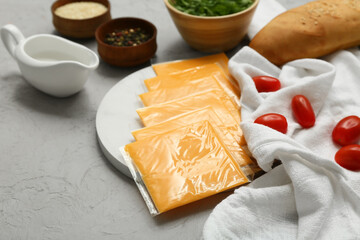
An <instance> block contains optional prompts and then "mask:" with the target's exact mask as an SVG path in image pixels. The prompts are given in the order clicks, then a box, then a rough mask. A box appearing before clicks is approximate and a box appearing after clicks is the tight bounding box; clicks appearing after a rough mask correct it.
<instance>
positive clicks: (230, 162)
mask: <svg viewBox="0 0 360 240" xmlns="http://www.w3.org/2000/svg"><path fill="white" fill-rule="evenodd" d="M124 151H125V152H126V153H127V154H128V156H130V158H131V159H132V162H133V164H134V165H135V166H136V170H137V172H138V173H139V174H133V175H135V176H134V178H136V177H137V175H140V176H141V178H142V181H143V183H144V184H145V186H146V189H147V193H148V194H149V195H150V197H151V200H152V202H153V203H154V204H155V206H156V209H157V210H158V213H162V212H165V211H168V210H170V209H173V208H176V207H179V206H182V205H185V204H188V203H191V202H194V201H196V200H199V199H202V198H205V197H208V196H211V195H214V194H216V193H219V192H222V191H226V190H228V189H231V188H234V187H236V186H240V185H242V184H245V183H247V182H248V179H247V178H246V176H245V175H244V173H243V172H242V171H241V169H240V168H239V165H238V164H237V163H236V161H235V160H234V158H233V156H232V155H231V153H230V152H229V151H228V149H227V148H226V146H225V145H224V143H223V142H222V141H221V139H220V138H219V137H218V134H217V133H216V131H215V130H214V128H213V127H212V126H211V124H210V123H209V122H208V121H202V122H198V123H195V124H192V125H189V126H186V127H182V128H178V129H175V130H172V131H169V132H166V133H164V134H159V135H157V136H154V137H150V138H146V139H144V140H140V141H136V142H133V143H130V144H128V145H126V146H125V148H124ZM130 165H131V164H130ZM136 182H137V181H136ZM142 194H144V193H143V192H142ZM143 196H144V195H143ZM144 199H147V198H146V197H144Z"/></svg>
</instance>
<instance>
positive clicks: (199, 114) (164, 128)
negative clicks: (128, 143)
mask: <svg viewBox="0 0 360 240" xmlns="http://www.w3.org/2000/svg"><path fill="white" fill-rule="evenodd" d="M205 120H206V121H209V123H210V124H211V125H212V126H213V127H214V128H215V129H217V130H218V132H219V133H221V139H222V140H223V142H224V144H225V145H226V147H227V148H228V150H229V151H230V152H231V153H232V155H233V156H234V158H235V160H236V161H237V163H238V164H239V165H240V166H241V167H244V168H242V170H243V171H244V172H245V173H246V175H247V176H249V175H252V174H253V173H254V171H252V169H251V168H252V167H255V164H254V162H253V161H252V160H251V159H250V157H249V156H248V155H247V154H246V153H245V151H244V150H243V149H242V148H241V146H240V145H239V143H237V141H236V139H235V137H234V136H233V135H232V134H231V133H230V132H229V129H227V127H226V125H225V124H224V123H223V122H222V121H221V119H220V117H219V116H218V115H217V114H216V113H215V111H214V110H213V108H212V107H205V108H202V109H198V110H195V111H192V112H189V113H185V114H181V115H179V116H177V117H174V118H171V119H170V120H167V121H164V122H162V123H159V124H156V125H153V126H150V127H145V128H141V129H138V130H135V131H133V132H132V135H133V136H134V138H135V140H136V141H139V140H143V139H146V138H149V137H154V136H157V135H159V134H163V133H166V132H168V131H171V130H174V129H177V128H180V127H185V126H187V125H189V124H193V123H196V122H198V121H205ZM230 131H231V129H230Z"/></svg>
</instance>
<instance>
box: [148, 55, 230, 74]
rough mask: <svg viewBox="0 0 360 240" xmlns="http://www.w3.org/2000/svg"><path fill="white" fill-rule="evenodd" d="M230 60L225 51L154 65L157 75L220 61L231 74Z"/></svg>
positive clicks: (226, 71) (223, 67) (227, 72)
mask: <svg viewBox="0 0 360 240" xmlns="http://www.w3.org/2000/svg"><path fill="white" fill-rule="evenodd" d="M228 62H229V58H228V57H227V56H226V54H225V53H218V54H212V55H209V56H204V57H200V58H192V59H186V60H179V61H173V62H165V63H159V64H155V65H153V66H152V67H153V69H154V71H155V73H156V74H157V75H168V74H173V73H177V72H180V71H183V70H186V69H189V68H194V67H199V66H201V65H206V64H209V63H218V64H219V65H220V66H221V67H222V69H223V70H224V72H225V73H226V74H228V75H230V74H229V70H228Z"/></svg>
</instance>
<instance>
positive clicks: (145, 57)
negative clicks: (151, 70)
mask: <svg viewBox="0 0 360 240" xmlns="http://www.w3.org/2000/svg"><path fill="white" fill-rule="evenodd" d="M156 35H157V29H156V27H155V26H154V25H153V24H152V23H150V22H149V21H146V20H144V19H141V18H130V17H127V18H116V19H113V20H111V21H108V22H106V23H104V24H102V25H101V26H100V27H98V29H97V30H96V32H95V37H96V41H97V43H98V52H99V55H100V57H101V59H102V60H103V61H105V62H106V63H108V64H111V65H115V66H120V67H131V66H136V65H140V64H143V63H145V62H147V61H149V60H150V59H151V58H152V57H153V56H154V55H155V52H156V49H157V44H156Z"/></svg>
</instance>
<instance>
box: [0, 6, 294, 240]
mask: <svg viewBox="0 0 360 240" xmlns="http://www.w3.org/2000/svg"><path fill="white" fill-rule="evenodd" d="M52 2H53V1H50V0H32V1H23V0H12V1H8V0H0V26H3V25H5V24H7V23H12V24H14V25H16V26H17V27H19V28H20V30H21V31H22V32H23V34H24V35H25V37H28V36H31V35H34V34H39V33H50V34H56V35H57V32H56V31H55V30H54V27H53V25H52V19H51V13H50V6H51V4H52ZM281 2H282V3H285V4H288V6H293V5H294V2H296V1H293V2H291V1H284V0H283V1H281ZM111 4H112V10H111V13H112V17H113V18H117V17H125V16H136V17H141V18H144V19H147V20H149V21H151V22H152V23H154V24H155V25H156V26H157V28H158V38H157V40H158V50H157V53H156V56H155V57H154V58H153V59H151V62H148V63H146V64H143V65H141V66H138V67H133V68H117V67H112V66H109V65H107V64H106V63H104V62H101V63H100V66H99V68H98V69H97V70H96V71H95V72H94V73H93V74H92V75H91V77H90V79H89V81H88V83H87V84H86V87H85V89H84V90H82V91H81V92H80V93H78V94H76V95H74V96H72V97H69V98H64V99H58V98H53V97H50V96H48V95H46V94H43V93H41V92H39V91H38V90H35V89H34V88H32V87H31V86H29V85H28V84H27V83H26V82H25V81H24V80H23V78H22V76H21V74H20V71H19V69H18V66H17V65H16V63H15V61H14V60H13V59H12V58H11V57H10V55H9V54H8V53H7V52H6V50H5V47H4V46H3V45H2V44H0V239H4V240H5V239H88V240H90V239H173V240H175V239H199V238H200V236H201V231H202V227H203V224H204V222H205V220H206V218H207V217H208V215H209V214H210V212H211V210H212V209H213V208H214V207H215V206H216V204H218V203H219V202H220V201H221V200H222V199H224V198H225V197H226V196H227V195H228V194H219V195H217V196H214V197H210V198H208V199H205V200H202V201H199V202H196V203H194V204H190V205H188V206H185V207H182V208H179V209H177V210H173V211H170V212H168V213H165V214H162V215H159V216H157V217H151V216H150V214H149V213H148V210H147V207H146V205H145V204H144V201H143V199H142V198H141V195H140V194H139V191H138V190H137V188H136V186H135V184H134V182H133V180H132V179H129V178H128V177H126V176H125V175H123V174H122V173H120V172H119V171H117V170H116V169H115V168H114V167H113V166H112V165H111V164H110V163H109V162H108V161H107V159H106V158H105V157H104V156H103V154H102V152H101V150H100V148H99V146H98V142H97V140H96V131H95V116H96V111H97V108H98V106H99V104H100V102H101V100H102V98H103V97H104V95H105V94H106V93H107V91H109V89H111V87H112V86H114V85H115V84H116V83H117V82H119V81H121V79H123V78H124V77H126V76H127V75H129V74H130V73H133V72H135V71H137V70H140V69H142V68H144V67H147V66H150V64H151V63H157V62H163V61H169V60H176V59H184V58H193V57H200V56H203V55H204V54H203V53H200V52H197V51H195V50H193V49H191V48H190V47H188V45H187V44H186V43H185V42H184V41H183V40H182V38H181V36H180V35H179V34H178V32H177V30H176V28H175V26H174V24H173V23H172V21H171V19H170V16H169V14H168V12H167V10H166V9H165V6H164V4H163V2H162V1H161V0H150V1H149V0H147V1H145V0H142V1H140V0H137V1H133V0H121V1H115V0H113V1H111ZM291 4H292V5H291ZM295 4H297V5H298V4H299V3H298V2H297V3H295ZM78 42H79V43H81V44H83V45H85V46H87V47H89V48H90V49H92V50H94V51H95V52H97V50H96V47H97V46H96V42H95V40H85V41H84V40H83V41H78ZM246 43H247V41H246V40H244V41H243V42H242V43H241V44H240V45H239V46H238V47H237V48H236V49H234V50H232V51H229V52H227V54H228V56H229V57H231V56H232V55H233V54H234V53H235V52H236V51H237V50H238V49H240V47H241V46H243V45H245V44H246ZM124 104H126V103H124Z"/></svg>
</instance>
